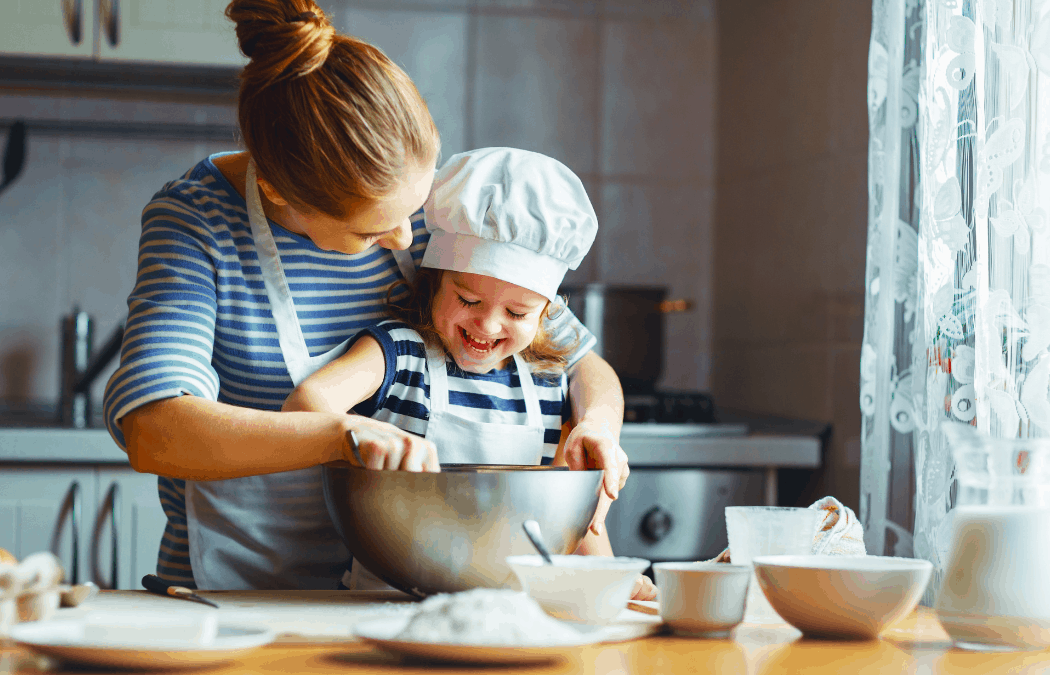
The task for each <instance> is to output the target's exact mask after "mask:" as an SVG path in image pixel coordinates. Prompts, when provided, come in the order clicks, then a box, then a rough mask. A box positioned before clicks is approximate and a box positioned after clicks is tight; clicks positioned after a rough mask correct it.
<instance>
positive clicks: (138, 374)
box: [104, 191, 219, 448]
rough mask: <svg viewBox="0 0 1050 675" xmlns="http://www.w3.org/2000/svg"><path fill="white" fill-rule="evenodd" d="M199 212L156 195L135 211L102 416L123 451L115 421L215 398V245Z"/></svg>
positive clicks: (166, 195)
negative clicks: (135, 254)
mask: <svg viewBox="0 0 1050 675" xmlns="http://www.w3.org/2000/svg"><path fill="white" fill-rule="evenodd" d="M197 214H198V210H197V208H195V207H194V206H192V205H190V204H188V203H186V202H185V201H183V200H182V199H180V198H179V197H177V196H176V195H175V194H173V193H171V192H167V193H166V192H164V191H162V192H160V193H158V194H157V196H155V197H154V199H153V201H151V202H150V203H149V204H148V205H147V206H146V208H145V209H144V210H143V212H142V237H141V239H140V240H139V260H138V275H137V278H136V281H135V288H134V290H133V291H132V292H131V295H130V297H129V298H128V322H127V324H126V327H125V332H124V344H123V347H122V349H121V354H120V365H119V367H118V368H117V371H116V372H115V373H114V374H113V376H112V377H111V378H110V381H109V383H108V384H107V386H106V393H105V399H104V401H105V402H104V414H105V419H106V426H107V428H108V429H109V432H110V434H111V435H112V436H113V439H114V440H115V441H116V442H117V444H118V445H120V447H121V448H125V443H124V435H123V432H122V431H121V428H120V425H119V424H118V422H119V420H120V419H121V418H122V417H123V416H124V415H125V414H127V413H128V412H130V411H132V410H134V409H136V408H138V407H139V406H142V405H144V404H146V403H149V402H151V401H156V400H159V399H163V398H169V397H173V396H180V395H183V394H192V395H194V396H199V397H201V398H206V399H209V400H212V401H214V400H217V399H218V395H219V377H218V375H217V374H216V372H215V369H214V368H213V367H212V364H211V361H212V351H213V345H214V340H215V316H216V263H215V260H216V257H217V256H216V255H215V242H214V240H213V239H212V237H211V234H210V232H209V230H208V228H207V226H206V224H205V223H204V222H203V221H202V219H201V218H200V217H199V216H198V215H197Z"/></svg>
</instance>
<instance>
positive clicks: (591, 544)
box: [551, 422, 614, 556]
mask: <svg viewBox="0 0 1050 675" xmlns="http://www.w3.org/2000/svg"><path fill="white" fill-rule="evenodd" d="M572 426H573V425H572V422H566V423H565V424H563V425H561V438H560V439H559V440H558V449H557V450H556V451H555V453H554V459H553V460H552V461H551V466H568V465H569V464H568V462H567V461H566V460H565V439H567V438H568V437H569V433H570V432H571V431H572ZM599 498H600V499H603V498H605V493H604V492H603V493H602V494H601V497H599ZM575 555H608V556H611V555H614V554H613V550H612V543H611V542H610V541H609V533H608V532H606V531H605V529H604V528H603V529H602V533H601V534H595V533H594V531H593V530H591V529H588V530H587V534H586V535H585V536H584V537H583V541H581V542H580V545H579V546H577V547H576V551H575Z"/></svg>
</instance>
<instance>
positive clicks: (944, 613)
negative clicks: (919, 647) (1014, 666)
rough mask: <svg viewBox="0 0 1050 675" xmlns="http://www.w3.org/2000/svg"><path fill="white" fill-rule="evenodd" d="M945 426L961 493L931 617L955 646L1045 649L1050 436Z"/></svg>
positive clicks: (1048, 643) (1048, 636)
mask: <svg viewBox="0 0 1050 675" xmlns="http://www.w3.org/2000/svg"><path fill="white" fill-rule="evenodd" d="M943 429H944V432H945V436H946V438H947V439H948V443H949V445H950V447H951V450H952V456H953V458H954V459H955V465H956V477H957V479H958V482H959V485H958V487H959V492H958V497H957V500H956V508H955V509H954V510H953V511H952V544H951V553H950V555H949V557H948V566H947V568H946V569H945V570H944V578H943V581H942V584H941V588H940V593H939V594H938V596H937V616H938V618H940V620H941V624H942V625H943V626H944V629H945V630H946V631H948V634H949V635H951V637H952V639H953V640H955V641H956V643H957V644H958V645H959V646H960V647H965V648H971V649H984V650H1011V649H1044V648H1046V647H1050V438H1019V439H999V438H992V437H990V436H988V435H986V434H983V433H981V432H978V431H977V430H976V429H974V428H973V427H971V426H970V425H967V424H959V423H946V424H945V425H944V427H943Z"/></svg>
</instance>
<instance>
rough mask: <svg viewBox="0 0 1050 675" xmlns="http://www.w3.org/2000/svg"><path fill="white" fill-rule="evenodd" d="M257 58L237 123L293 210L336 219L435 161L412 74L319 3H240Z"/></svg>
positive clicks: (431, 128) (232, 9)
mask: <svg viewBox="0 0 1050 675" xmlns="http://www.w3.org/2000/svg"><path fill="white" fill-rule="evenodd" d="M226 16H227V17H228V18H229V19H230V20H232V21H233V22H235V23H236V24H237V40H238V42H239V44H240V49H241V51H242V52H243V53H244V55H245V56H247V57H248V58H249V59H250V62H249V63H248V65H246V66H245V67H244V70H243V71H242V73H241V76H240V77H241V86H240V95H239V100H238V110H237V114H238V122H239V124H240V129H241V135H242V136H243V139H244V145H245V147H246V148H247V150H248V152H249V153H250V155H251V157H252V159H253V161H254V162H255V166H256V168H257V170H258V172H259V176H260V177H262V178H265V179H266V180H267V181H268V182H269V183H270V184H271V185H272V186H273V187H274V189H276V190H277V193H278V194H280V195H281V196H282V197H283V198H284V199H285V200H287V201H288V202H289V203H290V204H291V205H292V206H293V207H295V208H297V209H299V210H301V211H304V212H318V211H319V212H321V213H324V214H327V215H329V216H332V217H335V218H341V217H345V216H346V215H347V210H348V205H347V202H350V204H351V205H352V204H353V202H355V201H358V200H375V199H381V198H382V197H384V196H386V195H388V194H390V193H391V192H392V191H393V190H394V189H396V188H397V187H399V185H400V184H401V181H402V180H403V179H404V176H405V175H406V173H408V172H409V171H411V170H416V169H421V168H427V167H428V166H429V165H433V164H434V163H436V162H437V158H438V155H439V153H440V150H441V141H440V137H439V135H438V131H437V127H436V126H435V125H434V120H433V118H431V116H430V111H429V110H428V109H427V105H426V103H425V102H424V101H423V98H422V97H421V96H420V95H419V91H418V90H417V89H416V87H415V85H414V84H413V83H412V80H411V79H409V77H408V75H406V74H405V72H404V71H403V70H401V69H400V68H398V67H397V65H395V64H394V62H393V61H391V60H390V59H389V58H388V57H387V56H386V54H384V53H383V52H382V51H381V50H380V49H378V48H377V47H374V46H372V45H370V44H368V43H366V42H364V41H362V40H358V39H357V38H354V37H350V36H347V35H342V34H340V33H338V32H336V30H335V28H334V27H333V26H332V24H331V23H330V22H329V20H328V18H327V16H325V13H324V12H323V11H321V9H320V8H319V7H318V6H317V5H316V4H315V3H314V2H313V0H233V2H231V3H230V4H229V5H228V6H227V7H226Z"/></svg>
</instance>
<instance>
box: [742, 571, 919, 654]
mask: <svg viewBox="0 0 1050 675" xmlns="http://www.w3.org/2000/svg"><path fill="white" fill-rule="evenodd" d="M754 564H755V576H756V578H757V579H758V584H759V586H760V587H761V588H762V592H763V593H765V595H766V598H767V599H768V600H769V603H770V604H771V605H773V609H775V610H776V611H777V613H778V614H780V616H782V617H783V618H784V620H785V621H787V622H788V623H790V624H791V625H792V626H794V627H795V628H798V629H799V630H800V631H802V633H803V634H804V635H806V636H809V637H818V638H847V639H861V640H863V639H873V638H875V637H877V636H878V634H879V633H881V632H882V630H883V629H884V628H886V627H887V626H889V625H890V624H892V623H893V622H894V621H897V620H898V619H900V618H901V617H903V616H905V615H906V614H908V613H909V612H911V611H912V610H913V609H915V605H917V604H918V602H919V598H920V597H921V596H922V594H923V591H925V590H926V585H927V584H928V583H929V581H930V574H931V572H932V571H933V565H932V564H930V562H929V561H928V560H919V559H916V558H891V557H883V556H873V555H872V556H855V557H854V556H828V555H771V556H759V557H757V558H755V559H754Z"/></svg>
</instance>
